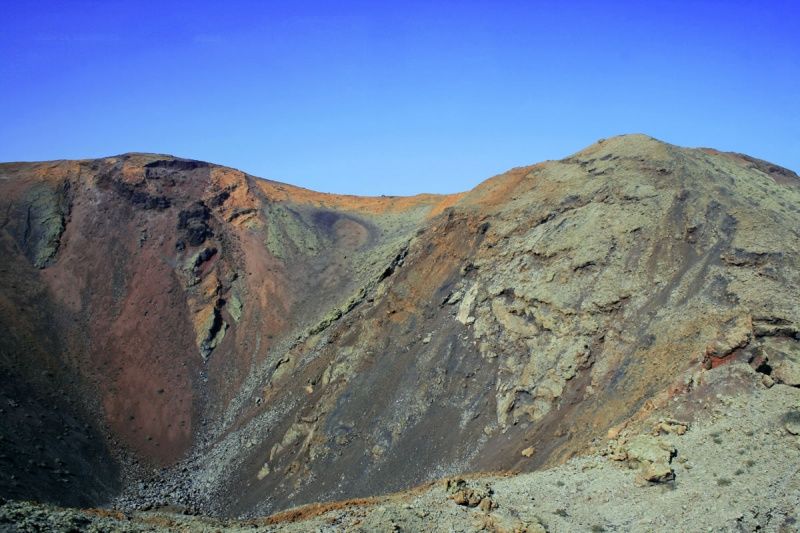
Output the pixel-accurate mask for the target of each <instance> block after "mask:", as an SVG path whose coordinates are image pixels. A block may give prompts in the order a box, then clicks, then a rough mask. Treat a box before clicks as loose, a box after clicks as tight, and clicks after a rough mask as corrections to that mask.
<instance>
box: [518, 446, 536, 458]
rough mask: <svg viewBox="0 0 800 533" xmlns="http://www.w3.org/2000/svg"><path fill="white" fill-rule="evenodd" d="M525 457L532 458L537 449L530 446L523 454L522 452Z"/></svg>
mask: <svg viewBox="0 0 800 533" xmlns="http://www.w3.org/2000/svg"><path fill="white" fill-rule="evenodd" d="M520 453H521V454H522V456H523V457H532V456H533V454H534V453H536V448H534V447H533V446H528V447H527V448H525V449H524V450H522V452H520Z"/></svg>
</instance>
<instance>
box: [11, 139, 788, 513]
mask: <svg viewBox="0 0 800 533" xmlns="http://www.w3.org/2000/svg"><path fill="white" fill-rule="evenodd" d="M0 176H2V177H3V178H4V179H3V180H2V181H0V187H3V191H4V194H3V195H2V196H3V200H2V205H0V212H1V213H6V215H5V216H6V218H5V220H4V222H3V224H2V227H3V238H4V239H5V241H4V242H6V243H7V246H8V249H9V252H8V255H6V256H5V257H7V259H6V260H5V261H4V263H3V269H4V273H8V275H10V276H12V277H14V279H19V280H34V281H33V282H35V283H36V284H38V285H37V286H40V287H42V289H41V290H40V294H41V297H40V298H38V299H37V302H36V303H35V304H34V309H35V312H36V313H38V314H35V315H32V316H29V315H24V314H20V315H19V317H16V318H13V319H12V318H9V317H11V316H14V314H9V315H4V318H3V320H4V321H5V323H6V324H7V326H6V327H9V329H11V327H17V326H16V325H12V324H13V323H12V320H17V321H18V322H19V324H35V325H36V326H37V327H38V328H40V329H41V330H44V331H47V332H50V333H49V334H50V335H51V336H55V337H57V338H59V339H61V345H59V346H57V347H56V348H55V349H53V348H48V349H44V348H40V350H41V351H43V352H44V351H46V352H48V353H49V354H50V356H51V357H54V358H55V360H56V361H63V362H64V363H66V364H65V365H64V366H65V367H66V368H69V369H70V372H72V373H73V374H74V375H75V376H79V379H76V380H75V381H76V385H75V387H76V392H73V393H72V396H70V397H71V398H80V399H81V401H80V402H78V403H80V405H81V409H83V411H82V412H84V413H86V414H84V415H81V416H83V417H84V418H86V419H89V420H92V417H93V416H96V417H97V419H98V420H100V421H102V422H101V423H98V424H96V426H97V428H98V430H99V431H103V432H105V433H107V434H108V435H109V437H110V438H111V439H112V442H115V443H116V444H115V445H114V446H113V448H114V450H115V451H116V452H120V453H118V456H124V457H134V458H136V459H137V460H139V461H141V462H142V463H143V464H155V465H172V464H175V461H176V460H178V459H180V458H181V457H188V458H187V459H185V460H183V461H182V462H180V463H179V464H177V465H176V466H175V467H173V468H171V469H169V470H167V471H165V472H164V473H163V474H162V475H161V477H159V478H158V479H160V481H159V482H157V483H154V484H148V485H146V486H144V487H141V488H139V486H138V485H135V484H133V485H132V484H130V483H127V487H128V491H127V496H126V497H125V498H124V500H123V502H124V503H126V504H130V503H132V502H135V501H136V500H139V501H145V502H151V503H179V504H191V505H197V506H200V507H201V508H203V509H205V510H206V511H210V512H215V513H219V514H224V515H239V514H250V515H253V514H260V513H267V512H271V511H275V510H279V509H283V508H286V507H287V506H291V505H294V504H297V503H304V502H311V501H317V500H331V499H340V498H347V497H359V496H370V495H374V494H380V493H385V492H387V491H392V490H399V489H403V488H406V487H409V486H412V485H415V484H418V483H420V482H423V481H426V480H430V479H435V478H438V477H442V476H444V475H448V474H450V473H455V472H463V471H470V470H473V471H474V470H499V469H509V468H515V469H526V470H529V469H534V468H536V467H538V466H540V465H543V464H555V463H559V462H561V461H563V460H564V459H565V458H566V457H568V456H570V455H572V454H575V453H580V452H582V451H584V450H585V449H587V447H588V446H589V445H590V444H591V442H592V440H593V439H594V438H597V437H599V436H602V435H605V433H606V432H607V431H608V430H609V429H610V428H613V427H615V426H618V425H620V424H624V423H626V421H628V420H632V419H636V418H637V417H641V416H644V415H645V414H646V413H647V412H649V410H651V409H653V408H657V407H658V405H660V403H661V402H663V401H665V399H667V398H669V397H670V396H671V395H674V394H676V393H679V392H680V391H681V390H685V389H686V388H690V387H692V386H693V383H692V382H691V379H689V381H687V379H688V378H687V376H692V375H693V372H694V371H695V370H696V369H697V368H698V367H700V366H701V365H708V366H717V365H720V364H724V363H726V362H728V361H731V360H744V361H752V362H753V364H754V365H756V366H761V368H762V370H764V369H765V368H770V369H774V370H773V374H774V375H775V376H776V378H777V379H779V380H783V381H784V382H787V383H789V382H792V381H793V380H794V379H796V371H797V368H798V367H797V366H796V365H797V363H798V361H797V342H796V335H797V331H798V329H797V324H798V322H799V321H800V317H798V316H797V310H796V306H795V305H794V302H795V301H796V300H797V296H798V295H797V289H796V287H797V286H798V285H797V281H798V280H797V272H798V270H797V264H798V249H797V242H798V241H797V236H798V235H797V228H798V227H800V224H798V223H797V222H799V221H798V207H797V206H798V205H800V201H798V200H799V199H800V198H799V196H800V195H798V189H797V187H796V183H797V177H796V176H795V175H793V174H792V173H791V172H789V171H785V170H783V169H780V168H779V167H775V166H774V165H769V164H766V163H764V162H759V161H757V160H753V159H750V158H747V157H746V156H739V155H735V154H720V153H714V152H711V151H708V150H705V151H700V150H686V149H681V148H678V147H674V146H670V145H666V144H664V143H660V142H658V141H655V140H653V139H650V138H647V137H644V136H625V137H619V138H614V139H610V140H608V141H604V142H602V143H599V144H597V145H594V146H592V147H590V148H588V149H586V150H584V151H582V152H579V153H578V154H575V155H574V156H572V157H570V158H567V159H565V160H562V161H558V162H547V163H542V164H539V165H535V166H533V167H526V168H520V169H515V170H513V171H511V172H509V173H507V174H504V175H501V176H498V177H496V178H493V179H491V180H488V181H487V182H485V183H484V184H482V185H481V186H479V187H477V188H476V189H475V190H473V191H471V192H469V193H467V194H465V195H460V196H451V197H436V196H421V197H415V198H412V199H397V198H375V199H359V198H355V197H345V196H335V195H322V194H319V193H314V192H312V191H307V190H304V189H298V188H294V187H291V186H287V185H282V184H276V183H273V182H264V181H261V180H255V179H253V178H251V177H248V176H246V175H244V174H242V173H240V172H238V171H234V170H231V169H226V168H224V167H217V166H214V165H208V164H205V163H199V162H193V161H185V160H178V159H174V158H170V157H166V156H152V155H128V156H120V157H118V158H109V159H105V160H97V161H83V162H61V163H52V164H34V165H5V166H3V167H0ZM66 184H69V185H68V186H67V185H66ZM42 191H45V192H42ZM765 235H768V236H769V239H766V238H765ZM34 266H35V267H41V269H39V270H37V269H36V268H34ZM29 290H30V289H27V288H26V289H25V291H26V293H27V291H29ZM46 306H49V307H52V308H55V309H57V312H55V313H54V314H55V315H56V317H57V318H52V313H51V315H45V314H44V309H45V307H46ZM20 327H21V326H20ZM28 327H29V326H28ZM3 346H4V349H5V352H4V353H7V354H9V355H8V359H9V360H10V361H11V363H9V365H12V366H13V365H19V364H20V361H28V362H29V363H31V365H32V366H35V365H38V364H39V360H40V359H42V358H43V357H44V356H41V355H37V356H35V357H34V358H33V359H32V361H31V359H30V355H29V354H26V353H23V350H22V349H20V348H19V347H18V346H17V345H11V344H5V345H3ZM53 352H55V353H53ZM26 357H27V358H29V359H26ZM765 358H769V364H767V365H766V366H764V359H765ZM25 379H27V381H26V383H32V384H31V387H34V388H36V389H37V390H39V389H41V390H47V385H42V384H40V383H34V382H33V381H32V380H30V379H28V378H25ZM4 392H5V390H4ZM77 392H80V394H76V393H77ZM131 417H133V418H131ZM8 427H9V428H10V429H11V430H13V427H11V426H10V425H9V426H8ZM9 433H13V431H9ZM4 442H7V441H4ZM4 446H7V444H4ZM531 446H533V447H534V448H535V449H536V453H535V454H534V455H533V457H532V458H530V459H526V458H524V457H523V456H522V455H521V454H520V452H521V450H523V449H525V448H528V447H531ZM6 449H8V448H6ZM64 453H69V451H68V450H65V451H64ZM72 453H73V454H74V452H72ZM187 454H188V455H187ZM95 462H96V464H97V465H98V466H102V465H107V464H109V461H108V459H105V458H103V457H98V458H97V460H96V461H95ZM11 470H13V471H22V470H21V466H20V465H19V464H17V463H15V464H14V465H13V469H11ZM11 470H9V471H11ZM26 475H27V474H26ZM113 477H114V476H113V473H112V474H109V478H113ZM27 479H28V478H26V480H27ZM31 479H32V478H31ZM5 483H7V485H5V486H6V487H10V485H8V483H10V481H6V482H5ZM37 483H38V482H37ZM86 483H88V484H90V485H92V486H95V487H96V486H99V485H98V482H97V481H93V480H92V479H87V480H86ZM4 492H6V493H8V494H14V493H13V492H12V491H11V489H10V488H4ZM29 492H30V494H32V495H33V496H35V497H38V498H44V499H48V498H49V499H51V500H55V501H59V497H60V493H59V492H58V491H57V490H53V489H52V488H48V486H47V485H46V484H33V488H32V489H31V490H30V491H29ZM112 492H113V490H109V491H107V492H106V493H105V494H110V493H112Z"/></svg>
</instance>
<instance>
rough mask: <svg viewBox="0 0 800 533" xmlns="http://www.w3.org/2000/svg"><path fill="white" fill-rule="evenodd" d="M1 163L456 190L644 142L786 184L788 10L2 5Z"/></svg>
mask: <svg viewBox="0 0 800 533" xmlns="http://www.w3.org/2000/svg"><path fill="white" fill-rule="evenodd" d="M0 12H2V16H0V23H2V31H0V161H18V160H43V159H61V158H84V157H99V156H106V155H114V154H119V153H123V152H130V151H147V152H159V153H170V154H174V155H178V156H183V157H190V158H196V159H203V160H206V161H212V162H215V163H221V164H226V165H230V166H233V167H236V168H240V169H242V170H244V171H247V172H250V173H252V174H255V175H257V176H262V177H267V178H272V179H277V180H280V181H285V182H289V183H293V184H297V185H301V186H304V187H309V188H312V189H316V190H321V191H331V192H343V193H356V194H411V193H417V192H423V191H426V192H454V191H460V190H466V189H468V188H471V187H472V186H474V185H476V184H477V183H479V182H480V181H482V180H483V179H485V178H487V177H489V176H491V175H493V174H496V173H499V172H502V171H504V170H507V169H508V168H510V167H513V166H519V165H525V164H531V163H535V162H538V161H541V160H544V159H557V158H561V157H565V156H566V155H568V154H570V153H572V152H575V151H577V150H579V149H581V148H583V147H584V146H586V145H588V144H590V143H592V142H594V141H596V140H597V139H599V138H602V137H609V136H612V135H616V134H619V133H632V132H641V133H647V134H649V135H652V136H654V137H657V138H660V139H662V140H665V141H668V142H672V143H675V144H680V145H685V146H712V147H715V148H719V149H722V150H733V151H739V152H745V153H748V154H750V155H753V156H756V157H760V158H763V159H768V160H770V161H772V162H774V163H777V164H780V165H783V166H786V167H789V168H791V169H793V170H796V171H800V1H768V0H761V1H736V0H729V1H686V2H681V1H666V2H658V1H650V0H640V1H628V2H623V1H619V2H603V1H600V0H595V1H572V2H569V1H566V0H564V1H553V2H549V1H539V2H536V1H527V2H504V1H494V2H490V1H486V2H476V1H472V2H471V1H458V2H456V1H453V2H444V1H442V2H436V1H423V2H417V1H413V0H412V1H408V0H404V1H398V2H389V1H385V2H384V1H370V2H349V1H346V0H339V1H330V2H302V1H286V2H279V1H258V2H255V1H254V2H242V1H235V0H227V1H218V2H210V1H203V0H193V1H186V2H169V1H161V2H133V1H129V0H126V1H117V0H103V1H96V2H89V1H71V2H70V1H53V0H50V1H46V0H39V1H30V2H28V1H21V0H0Z"/></svg>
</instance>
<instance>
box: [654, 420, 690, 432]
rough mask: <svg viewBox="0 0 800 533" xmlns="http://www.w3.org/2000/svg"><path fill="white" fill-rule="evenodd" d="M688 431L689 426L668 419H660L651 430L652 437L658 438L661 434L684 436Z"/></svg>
mask: <svg viewBox="0 0 800 533" xmlns="http://www.w3.org/2000/svg"><path fill="white" fill-rule="evenodd" d="M688 429H689V425H688V424H685V423H684V422H679V421H677V420H673V419H670V418H662V419H661V420H659V421H658V423H657V424H656V425H655V427H654V428H653V435H655V436H658V435H661V434H663V433H667V434H675V435H684V434H686V431H687V430H688Z"/></svg>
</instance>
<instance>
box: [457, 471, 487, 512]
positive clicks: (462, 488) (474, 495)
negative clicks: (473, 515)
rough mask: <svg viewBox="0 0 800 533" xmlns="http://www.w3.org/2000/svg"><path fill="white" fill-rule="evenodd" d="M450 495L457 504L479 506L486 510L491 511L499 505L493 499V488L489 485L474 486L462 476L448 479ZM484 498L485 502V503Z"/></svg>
mask: <svg viewBox="0 0 800 533" xmlns="http://www.w3.org/2000/svg"><path fill="white" fill-rule="evenodd" d="M445 489H446V491H447V494H448V495H449V496H448V497H449V498H450V499H451V500H453V501H454V502H455V503H456V504H457V505H462V506H464V507H478V506H480V508H481V509H482V510H484V511H486V512H489V511H491V510H492V509H495V508H496V507H497V504H496V503H495V502H494V501H492V499H491V495H492V489H491V487H489V485H488V484H487V485H484V486H483V487H479V488H473V487H470V486H468V485H467V482H466V481H465V480H464V479H462V478H455V479H448V480H447V481H446V484H445ZM484 500H486V501H485V503H484Z"/></svg>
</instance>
